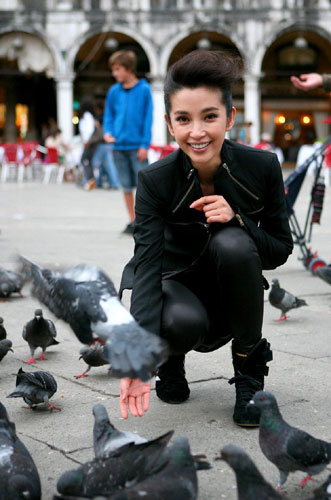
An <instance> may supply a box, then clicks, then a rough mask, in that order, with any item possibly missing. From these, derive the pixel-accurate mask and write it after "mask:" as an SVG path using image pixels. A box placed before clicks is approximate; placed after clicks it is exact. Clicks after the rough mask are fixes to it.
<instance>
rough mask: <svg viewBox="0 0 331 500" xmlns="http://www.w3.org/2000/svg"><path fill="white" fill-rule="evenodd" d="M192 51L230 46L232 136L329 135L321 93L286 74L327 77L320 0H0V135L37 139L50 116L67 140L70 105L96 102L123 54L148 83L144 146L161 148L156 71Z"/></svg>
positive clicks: (326, 8) (329, 8)
mask: <svg viewBox="0 0 331 500" xmlns="http://www.w3.org/2000/svg"><path fill="white" fill-rule="evenodd" d="M197 47H205V48H211V49H225V50H232V51H235V52H236V53H239V54H240V55H241V57H242V58H243V59H244V61H245V67H246V73H245V75H244V79H243V82H242V83H241V84H239V85H238V86H236V88H234V102H235V105H236V107H237V109H238V117H237V123H238V125H237V128H235V129H234V131H233V135H234V136H235V137H240V136H241V135H242V134H244V133H245V132H247V130H248V129H249V131H250V135H251V142H252V143H256V142H258V141H259V139H260V135H261V132H262V131H264V132H268V133H270V134H271V135H272V136H273V137H274V139H275V140H276V142H277V143H279V144H280V145H281V146H282V147H283V149H284V150H285V151H289V150H290V148H291V147H292V146H294V145H295V144H296V143H298V142H300V141H302V140H305V138H306V137H307V134H308V132H309V131H310V132H312V133H314V134H315V136H318V137H325V136H326V135H327V134H328V133H329V130H328V127H329V125H328V124H325V123H323V119H325V118H327V117H328V116H329V115H330V99H329V97H328V96H327V95H326V94H325V93H323V91H322V90H316V91H313V92H310V93H309V94H306V93H303V92H299V91H297V90H296V89H294V88H293V87H292V85H291V83H290V81H289V77H290V75H291V74H300V73H302V72H311V71H317V72H320V73H323V72H330V71H331V1H330V0H232V1H231V0H3V1H2V2H1V4H0V75H1V78H0V133H1V135H2V136H3V139H4V140H16V139H17V137H18V136H19V135H21V137H23V138H24V137H25V138H31V139H40V137H41V134H42V125H43V124H44V123H45V122H47V120H48V119H49V118H51V117H52V118H54V119H56V120H57V123H58V125H59V127H60V128H61V129H62V131H63V134H64V136H65V138H66V139H67V140H70V139H71V137H72V135H73V133H74V126H73V121H72V119H73V113H74V111H75V109H76V108H77V107H78V105H79V101H80V99H81V98H82V97H83V95H86V94H93V95H94V97H95V98H97V99H98V100H100V102H101V101H103V99H104V97H105V94H106V92H107V89H108V87H109V85H110V84H111V83H112V82H113V81H112V78H111V74H110V71H109V69H108V65H107V61H108V58H109V55H110V53H111V52H112V51H114V50H117V49H118V48H130V49H133V50H134V51H135V52H136V53H137V56H138V73H139V76H146V77H147V78H148V80H149V81H150V83H151V86H152V90H153V98H154V104H155V112H154V124H153V143H154V144H159V145H162V144H164V143H166V142H167V139H168V138H167V132H166V127H165V124H164V120H163V94H162V84H163V79H164V76H165V73H166V71H167V68H168V66H169V64H171V63H172V62H174V61H175V60H176V59H177V58H178V57H180V56H181V55H183V54H185V53H187V52H189V51H191V50H194V49H196V48H197ZM18 105H20V106H21V107H20V108H18ZM19 110H21V111H19ZM24 117H25V118H24ZM304 117H305V119H304V120H303V118H304ZM23 118H24V120H23ZM284 120H285V121H284ZM247 124H251V126H250V127H248V125H247ZM308 135H309V134H308ZM246 138H247V136H246Z"/></svg>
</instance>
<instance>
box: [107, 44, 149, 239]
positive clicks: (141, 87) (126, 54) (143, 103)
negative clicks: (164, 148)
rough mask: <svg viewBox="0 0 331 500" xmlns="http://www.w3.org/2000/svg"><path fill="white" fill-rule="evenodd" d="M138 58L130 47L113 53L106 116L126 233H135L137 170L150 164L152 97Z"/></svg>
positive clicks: (108, 139)
mask: <svg viewBox="0 0 331 500" xmlns="http://www.w3.org/2000/svg"><path fill="white" fill-rule="evenodd" d="M136 64H137V58H136V55H135V54H134V52H132V51H130V50H119V51H117V52H114V54H112V55H111V56H110V59H109V66H110V68H111V71H112V74H113V77H114V78H115V80H116V82H117V83H115V84H114V85H113V86H112V87H110V89H109V90H108V93H107V97H106V102H105V110H104V118H103V129H104V140H105V142H107V143H112V144H113V148H114V161H115V165H116V168H117V172H118V177H119V182H120V185H121V187H122V189H123V192H124V200H125V205H126V209H127V211H128V215H129V219H130V222H129V223H128V225H127V226H126V228H125V229H124V231H123V233H124V234H132V233H133V221H134V219H135V212H134V193H133V191H134V189H135V188H136V187H137V182H138V172H139V171H140V170H141V169H142V168H143V167H145V166H147V165H148V161H147V154H148V148H149V146H150V142H151V134H152V132H151V130H152V121H153V101H152V94H151V90H150V86H149V84H148V83H147V81H146V80H145V79H144V78H142V79H140V80H139V79H138V78H137V76H136Z"/></svg>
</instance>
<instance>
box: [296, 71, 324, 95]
mask: <svg viewBox="0 0 331 500" xmlns="http://www.w3.org/2000/svg"><path fill="white" fill-rule="evenodd" d="M291 82H292V83H293V85H294V87H295V88H297V89H299V90H304V91H306V92H307V91H308V90H314V89H316V88H318V87H323V89H324V90H325V91H326V92H330V91H331V74H323V75H320V74H319V73H307V74H303V75H300V77H299V78H298V77H297V76H291Z"/></svg>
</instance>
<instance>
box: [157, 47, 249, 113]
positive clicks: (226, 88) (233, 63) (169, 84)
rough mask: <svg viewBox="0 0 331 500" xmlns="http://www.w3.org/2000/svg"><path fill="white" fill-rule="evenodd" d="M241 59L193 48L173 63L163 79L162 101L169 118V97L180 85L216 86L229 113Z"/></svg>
mask: <svg viewBox="0 0 331 500" xmlns="http://www.w3.org/2000/svg"><path fill="white" fill-rule="evenodd" d="M243 69H244V66H243V61H242V59H241V57H240V56H239V55H233V54H229V53H226V52H221V51H216V50H201V49H200V50H194V51H192V52H189V53H188V54H186V55H185V56H184V57H182V58H181V59H179V60H178V61H177V62H175V63H174V64H173V65H172V66H171V67H170V68H169V70H168V73H167V75H166V78H165V81H164V104H165V109H166V113H167V116H168V119H169V115H170V110H171V97H172V95H173V94H175V93H176V92H178V91H179V90H181V89H183V88H185V87H186V88H190V89H195V88H197V87H211V88H218V89H219V90H220V91H221V96H222V103H223V104H224V105H225V107H226V114H227V116H229V115H230V114H231V111H232V90H231V87H232V84H233V83H234V82H236V81H238V80H239V79H240V78H241V76H242V73H243Z"/></svg>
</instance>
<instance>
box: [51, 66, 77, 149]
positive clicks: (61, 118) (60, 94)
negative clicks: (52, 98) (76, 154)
mask: <svg viewBox="0 0 331 500" xmlns="http://www.w3.org/2000/svg"><path fill="white" fill-rule="evenodd" d="M73 80H74V75H73V74H65V75H56V76H55V82H56V106H57V124H58V126H59V128H60V129H61V131H62V136H63V139H64V141H65V142H67V143H70V142H71V139H72V136H73V125H72V113H73Z"/></svg>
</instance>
